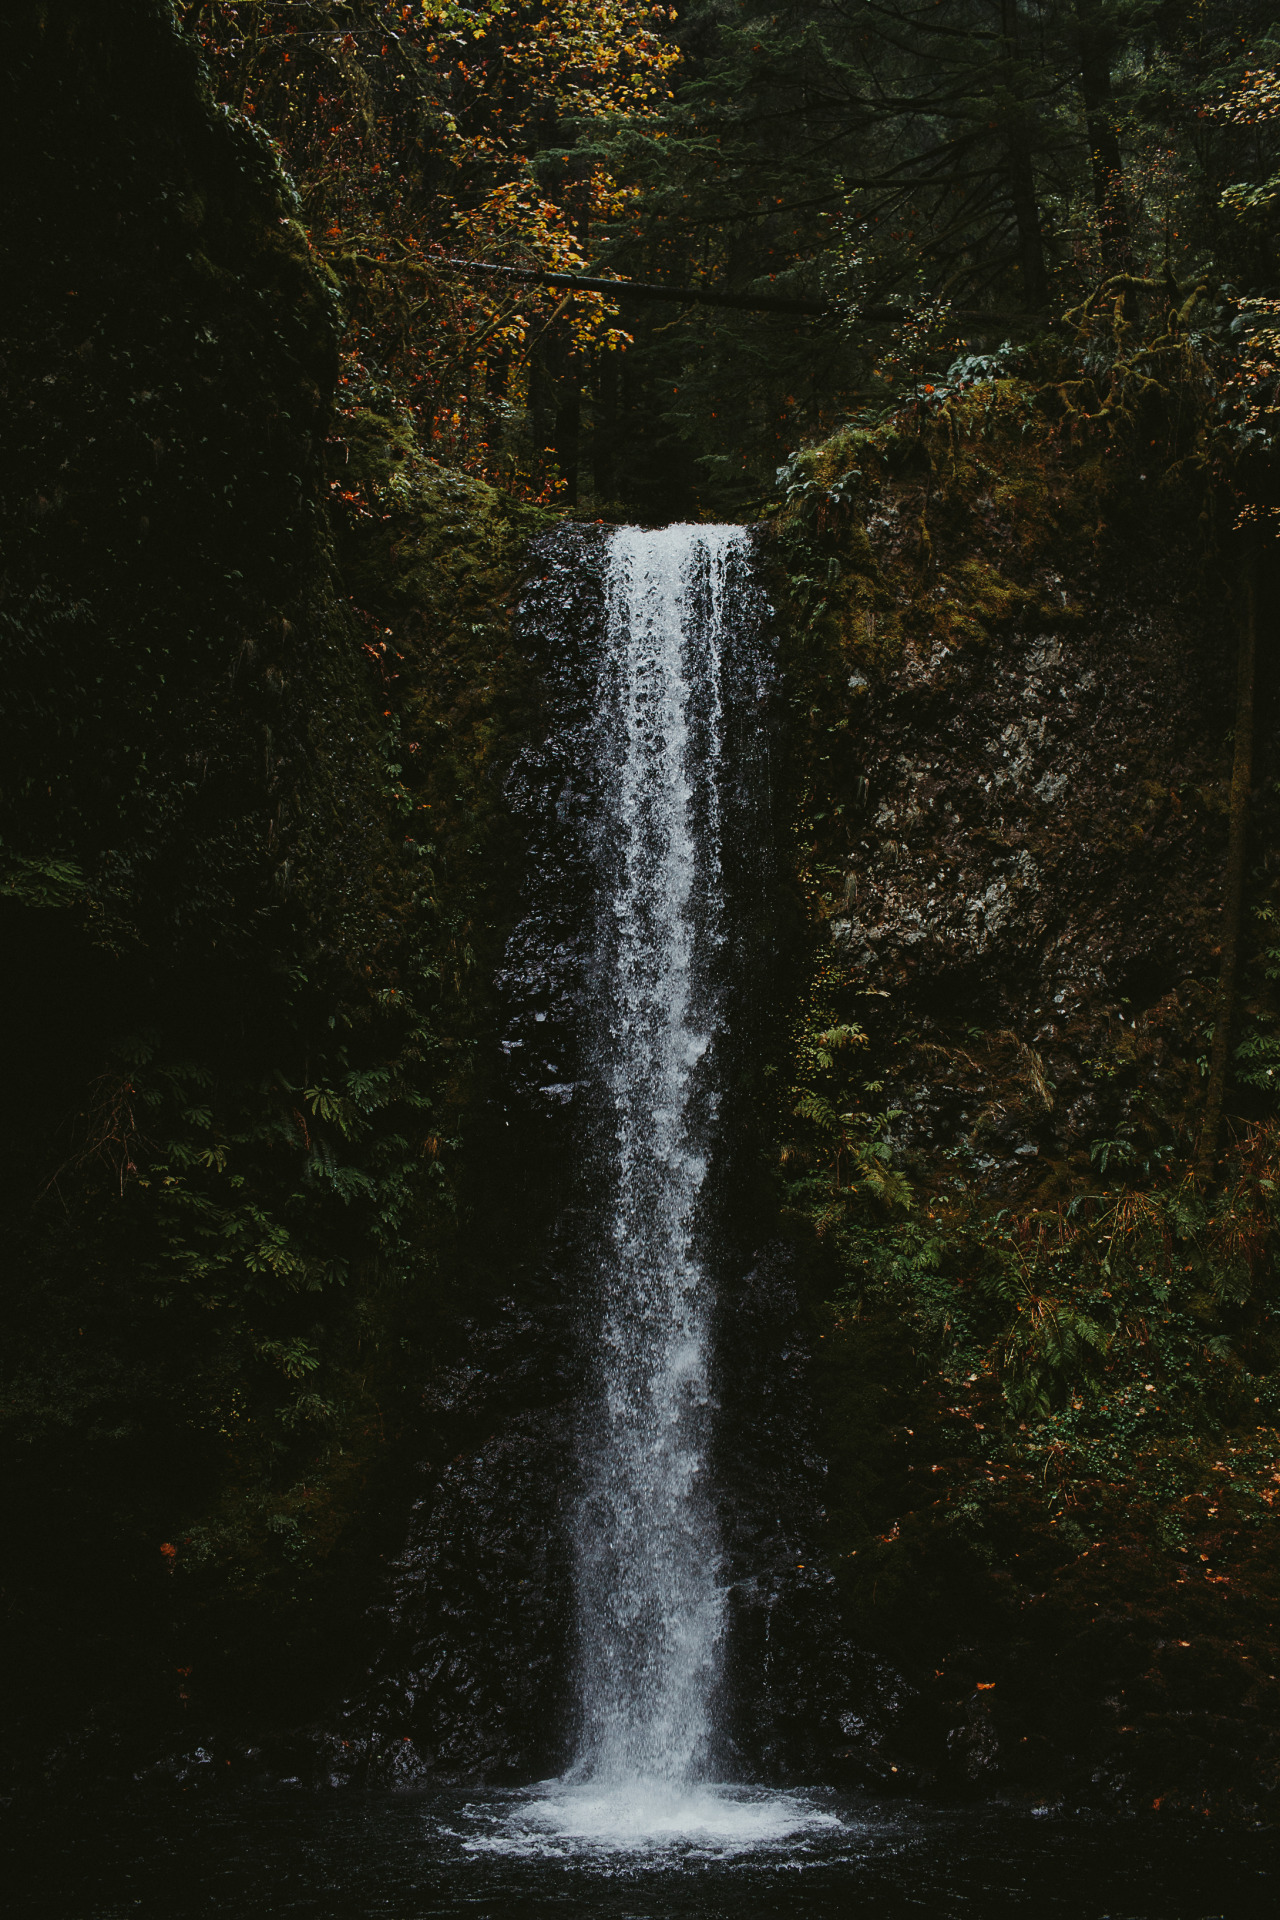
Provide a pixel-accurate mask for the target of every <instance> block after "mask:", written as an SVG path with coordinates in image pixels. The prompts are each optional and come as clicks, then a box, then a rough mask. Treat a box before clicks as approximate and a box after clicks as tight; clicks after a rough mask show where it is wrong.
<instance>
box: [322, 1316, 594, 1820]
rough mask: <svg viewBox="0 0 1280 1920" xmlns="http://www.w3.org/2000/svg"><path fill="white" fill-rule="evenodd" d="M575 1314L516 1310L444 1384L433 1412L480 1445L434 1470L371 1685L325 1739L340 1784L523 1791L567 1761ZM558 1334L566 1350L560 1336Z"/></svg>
mask: <svg viewBox="0 0 1280 1920" xmlns="http://www.w3.org/2000/svg"><path fill="white" fill-rule="evenodd" d="M566 1333H567V1329H566V1327H565V1325H564V1322H563V1317H562V1316H558V1315H557V1314H556V1312H555V1310H554V1308H550V1307H549V1308H548V1309H547V1311H546V1312H545V1313H544V1314H542V1315H541V1316H539V1318H538V1319H536V1320H535V1319H534V1318H532V1317H531V1316H530V1315H529V1314H528V1313H527V1312H522V1311H521V1310H520V1309H519V1308H517V1307H516V1305H515V1303H514V1302H508V1303H507V1311H506V1312H505V1314H504V1316H503V1318H502V1320H501V1321H500V1322H499V1323H498V1324H497V1325H496V1326H494V1327H492V1328H490V1329H489V1330H488V1331H487V1333H486V1334H484V1335H483V1336H482V1337H480V1338H479V1339H478V1340H477V1341H476V1343H475V1350H474V1356H473V1359H472V1360H471V1361H470V1362H469V1363H468V1364H466V1365H465V1366H461V1367H458V1368H456V1369H454V1370H453V1372H452V1373H448V1374H443V1375H441V1376H440V1377H438V1378H437V1379H436V1380H435V1381H434V1382H433V1383H432V1385H431V1388H430V1389H429V1398H430V1399H431V1400H432V1402H433V1403H434V1405H433V1407H432V1409H431V1411H432V1412H433V1413H434V1414H435V1416H436V1418H438V1419H439V1420H441V1421H442V1423H443V1428H444V1430H445V1431H448V1430H450V1429H452V1430H453V1431H454V1432H455V1433H458V1432H460V1431H463V1430H466V1429H470V1443H469V1444H467V1445H464V1446H463V1447H462V1449H461V1450H460V1451H459V1453H458V1455H457V1457H456V1458H455V1459H454V1460H452V1461H451V1462H450V1463H449V1464H448V1465H447V1466H446V1467H445V1468H444V1470H443V1471H442V1472H438V1473H437V1472H436V1471H435V1470H433V1469H432V1468H431V1467H430V1466H426V1467H424V1469H423V1477H424V1480H426V1482H427V1485H426V1488H425V1490H424V1492H423V1493H422V1495H421V1496H420V1497H419V1498H418V1500H417V1501H416V1502H415V1504H414V1508H413V1511H412V1514H411V1516H410V1519H409V1530H408V1538H407V1541H406V1544H405V1547H404V1550H403V1552H402V1553H401V1554H400V1555H399V1557H398V1559H397V1560H396V1562H395V1564H394V1566H393V1567H392V1568H391V1570H390V1574H389V1578H388V1582H387V1591H386V1595H385V1599H384V1601H383V1604H382V1606H381V1608H380V1609H379V1612H380V1618H379V1619H378V1620H377V1621H376V1622H375V1626H376V1628H377V1631H378V1639H379V1642H380V1647H379V1653H378V1657H377V1660H376V1662H375V1664H374V1667H373V1669H372V1671H371V1673H370V1676H369V1679H368V1682H367V1683H366V1685H365V1686H364V1687H363V1688H362V1689H361V1690H360V1692H359V1693H358V1695H357V1696H356V1697H355V1698H353V1699H352V1700H351V1701H349V1702H348V1703H347V1706H346V1708H345V1709H344V1712H343V1715H342V1718H341V1722H340V1724H339V1725H338V1727H337V1728H336V1729H335V1732H334V1734H333V1735H330V1736H329V1737H327V1738H322V1740H321V1742H320V1751H319V1754H318V1771H319V1772H320V1773H321V1774H322V1775H324V1776H325V1777H327V1778H329V1779H330V1780H332V1781H334V1782H335V1783H340V1782H345V1781H348V1780H358V1781H361V1782H363V1783H366V1784H377V1785H382V1786H392V1787H397V1788H411V1787H414V1786H419V1785H426V1784H428V1783H431V1782H441V1781H471V1780H487V1781H497V1782H502V1781H523V1780H528V1779H530V1778H536V1777H538V1776H539V1775H546V1774H550V1773H554V1772H557V1771H559V1770H560V1768H562V1767H563V1766H564V1764H565V1763H566V1761H567V1759H568V1757H569V1742H570V1737H571V1729H570V1727H569V1725H568V1723H567V1714H566V1707H565V1702H566V1699H567V1696H568V1686H567V1679H566V1665H567V1656H568V1648H569V1639H570V1622H571V1599H570V1591H569V1566H568V1543H567V1537H566V1526H565V1508H566V1505H567V1500H568V1496H569V1474H570V1472H571V1467H572V1457H573V1437H572V1422H571V1414H570V1408H571V1403H572V1380H571V1372H570V1366H569V1354H570V1349H569V1344H568V1341H567V1340H566V1338H565V1335H566ZM557 1334H559V1335H560V1339H559V1340H557V1338H556V1336H557Z"/></svg>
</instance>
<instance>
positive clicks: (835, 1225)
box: [771, 350, 1280, 1818]
mask: <svg viewBox="0 0 1280 1920" xmlns="http://www.w3.org/2000/svg"><path fill="white" fill-rule="evenodd" d="M1064 358H1065V356H1063V355H1061V354H1059V353H1058V352H1057V351H1056V350H1055V351H1054V352H1052V353H1045V354H1043V355H1040V356H1037V355H1035V354H1027V355H1022V356H1013V355H1008V354H1006V355H1005V356H1003V358H1002V360H1000V359H997V360H993V361H990V362H988V363H986V364H981V363H980V364H979V365H978V366H976V367H975V366H974V365H973V363H968V364H967V365H966V364H965V363H962V364H961V367H960V368H959V369H958V372H957V377H956V378H955V379H954V380H953V381H952V383H951V384H950V386H949V387H944V385H943V383H942V382H941V381H939V383H938V386H937V388H936V389H934V390H933V391H932V393H931V395H930V396H929V397H927V398H926V397H924V396H922V397H921V400H920V402H919V403H918V404H917V406H916V407H915V408H913V409H908V410H905V411H904V412H902V413H900V414H899V415H898V416H897V418H896V419H895V420H893V421H892V422H889V423H886V424H885V425H882V426H880V427H877V428H868V429H867V430H865V431H853V430H850V431H849V432H847V433H845V434H843V435H841V436H838V437H837V438H836V439H835V440H833V441H831V442H829V443H827V444H825V445H823V446H821V447H817V448H814V449H811V450H809V451H808V452H806V453H803V454H802V455H800V456H798V457H797V458H796V459H795V460H794V461H793V462H792V463H791V466H790V468H789V469H788V470H787V471H786V472H785V473H784V474H783V476H782V481H783V487H784V498H783V501H782V502H781V504H780V506H779V508H778V509H777V511H776V514H775V517H774V523H773V524H774V527H775V530H776V537H775V538H774V539H773V541H772V542H771V547H772V552H773V555H774V559H775V563H776V566H777V592H778V595H779V597H780V600H781V602H782V603H783V604H784V605H785V606H786V607H787V609H788V614H789V618H788V620H787V622H786V623H785V624H786V632H787V639H786V642H785V648H786V656H787V671H788V678H789V685H790V697H791V706H792V720H791V727H792V748H793V760H792V781H793V799H794V807H795V821H796V825H795V832H796V841H797V857H798V864H799V874H800V881H801V888H802V893H803V897H804V901H805V904H806V908H807V912H808V915H809V921H810V925H811V927H812V928H813V941H814V945H813V948H812V959H811V968H812V971H811V974H810V976H809V985H808V996H809V998H808V1005H807V1008H806V1011H805V1013H804V1015H803V1017H802V1019H801V1021H800V1024H799V1029H798V1074H797V1085H796V1087H795V1089H794V1091H793V1092H792V1094H791V1095H790V1096H789V1097H788V1101H787V1102H786V1103H785V1109H784V1115H783V1123H782V1129H781V1131H782V1136H783V1146H782V1153H781V1158H782V1166H781V1170H780V1171H781V1179H782V1183H783V1189H784V1205H785V1206H786V1207H787V1208H788V1209H789V1211H790V1214H791V1217H792V1219H793V1220H794V1221H795V1222H796V1230H797V1233H798V1234H799V1244H800V1245H801V1246H802V1247H803V1248H804V1249H805V1250H806V1257H807V1260H808V1262H809V1267H808V1279H807V1282H806V1285H807V1288H808V1297H809V1299H810V1302H811V1310H812V1314H813V1335H814V1342H815V1347H816V1349H817V1352H818V1354H819V1356H820V1357H819V1361H818V1380H819V1401H820V1405H821V1418H822V1421H823V1424H824V1446H825V1450H826V1452H827V1455H828V1458H829V1461H830V1470H829V1475H828V1480H827V1489H826V1498H827V1509H828V1528H827V1534H828V1540H827V1568H828V1572H829V1573H830V1574H832V1575H834V1578H835V1579H836V1581H837V1583H838V1586H839V1589H840V1593H841V1605H842V1612H843V1618H844V1621H845V1628H846V1631H847V1632H848V1634H849V1635H850V1638H851V1639H852V1641H853V1642H855V1643H856V1644H857V1645H859V1646H861V1647H863V1648H867V1649H874V1650H876V1651H878V1652H879V1654H880V1655H881V1656H882V1657H884V1658H885V1659H886V1660H887V1661H888V1662H889V1663H890V1667H889V1669H888V1671H890V1672H892V1673H893V1674H895V1675H896V1679H894V1680H893V1682H892V1684H890V1682H889V1681H888V1680H886V1681H885V1683H884V1684H883V1686H882V1687H881V1688H880V1700H879V1704H876V1702H875V1701H874V1700H873V1701H871V1702H870V1703H869V1705H868V1706H867V1708H866V1710H865V1711H863V1712H860V1713H856V1714H853V1715H851V1716H847V1724H846V1725H845V1726H844V1728H843V1729H842V1731H843V1732H844V1733H845V1735H846V1737H845V1738H843V1739H840V1738H839V1737H838V1735H833V1740H834V1747H835V1752H834V1753H833V1761H834V1762H836V1763H838V1762H839V1761H840V1760H843V1763H844V1764H845V1765H846V1766H847V1767H849V1768H850V1769H851V1770H853V1771H854V1772H855V1773H856V1774H859V1775H862V1776H864V1777H870V1778H873V1779H878V1780H880V1781H881V1782H883V1783H885V1784H887V1785H889V1786H890V1787H895V1786H896V1787H903V1786H909V1785H918V1784H919V1783H921V1782H922V1781H935V1782H943V1783H946V1784H947V1785H948V1786H949V1787H951V1788H952V1789H965V1788H967V1789H968V1790H975V1789H979V1788H980V1789H982V1790H985V1791H990V1790H1002V1791H1007V1792H1015V1793H1020V1794H1026V1795H1028V1796H1031V1797H1033V1798H1041V1799H1048V1800H1050V1801H1056V1800H1057V1799H1059V1798H1061V1797H1063V1796H1064V1795H1065V1796H1066V1797H1067V1798H1083V1799H1085V1800H1095V1801H1097V1802H1098V1803H1099V1804H1114V1803H1115V1802H1116V1801H1117V1800H1118V1799H1119V1800H1122V1801H1125V1802H1127V1803H1128V1804H1130V1805H1132V1806H1135V1807H1138V1808H1146V1809H1151V1808H1153V1807H1154V1808H1165V1809H1170V1810H1172V1809H1174V1808H1181V1809H1184V1810H1186V1809H1191V1810H1194V1811H1196V1812H1198V1813H1204V1812H1213V1813H1220V1812H1228V1811H1229V1812H1232V1813H1234V1814H1238V1815H1241V1816H1243V1817H1245V1818H1267V1817H1271V1816H1272V1815H1273V1814H1274V1809H1275V1803H1276V1794H1277V1789H1278V1788H1280V1738H1278V1735H1280V1681H1278V1680H1277V1678H1276V1676H1277V1674H1278V1673H1280V1666H1278V1664H1277V1663H1278V1661H1280V1639H1278V1637H1277V1605H1278V1603H1280V1591H1278V1589H1277V1554H1276V1518H1275V1507H1276V1502H1277V1496H1278V1495H1280V1476H1278V1475H1277V1471H1276V1467H1277V1461H1276V1453H1277V1439H1278V1434H1277V1429H1278V1427H1280V1388H1278V1387H1277V1381H1276V1371H1275V1369H1276V1362H1277V1358H1280V1324H1278V1322H1277V1307H1278V1305H1280V1299H1278V1296H1277V1291H1276V1283H1275V1278H1274V1270H1273V1265H1272V1248H1273V1245H1274V1221H1275V1194H1276V1147H1277V1132H1276V1107H1275V1099H1274V1095H1273V1093H1272V1091H1271V1087H1272V1081H1273V1071H1274V1063H1275V1060H1276V1057H1277V1040H1276V1028H1275V1020H1276V1006H1275V994H1274V986H1273V984H1272V982H1273V980H1274V977H1275V973H1276V965H1275V956H1274V953H1273V952H1272V951H1271V935H1270V932H1269V928H1270V923H1271V921H1272V919H1273V917H1274V912H1275V903H1274V886H1275V859H1274V855H1273V854H1272V853H1271V852H1270V851H1269V849H1270V847H1271V845H1272V843H1273V841H1274V834H1275V812H1274V787H1273V779H1274V766H1273V761H1272V755H1271V747H1270V738H1271V729H1272V726H1273V716H1274V698H1275V689H1274V685H1273V684H1272V683H1271V681H1269V680H1267V679H1266V678H1265V676H1264V679H1263V680H1262V681H1261V682H1260V683H1259V687H1258V704H1257V712H1258V729H1257V740H1258V750H1257V753H1256V755H1255V768H1254V797H1253V818H1252V834H1251V838H1250V840H1249V843H1248V868H1249V874H1250V878H1249V884H1248V892H1247V896H1246V902H1245V905H1246V912H1245V917H1244V922H1243V928H1242V933H1241V954H1242V969H1241V973H1240V981H1239V991H1238V995H1237V999H1236V1006H1235V1009H1234V1015H1235V1024H1234V1026H1233V1028H1232V1032H1231V1051H1232V1055H1233V1068H1232V1076H1231V1081H1230V1086H1229V1093H1228V1106H1229V1108H1230V1110H1231V1113H1232V1123H1231V1129H1230V1135H1229V1142H1228V1141H1224V1142H1223V1151H1222V1152H1221V1154H1220V1156H1219V1157H1218V1159H1217V1161H1216V1162H1215V1164H1214V1165H1213V1166H1212V1168H1211V1169H1210V1170H1209V1171H1207V1172H1206V1170H1205V1168H1204V1166H1203V1163H1202V1156H1201V1155H1200V1154H1199V1152H1198V1142H1199V1140H1200V1139H1201V1137H1202V1128H1203V1122H1204V1113H1205V1104H1206V1098H1205V1088H1206V1077H1207V1074H1208V1070H1209V1056H1210V1053H1211V1036H1212V1027H1213V1022H1214V1018H1215V1004H1216V995H1217V987H1218V976H1219V970H1220V966H1221V953H1222V950H1223V944H1224V938H1225V925H1226V918H1227V915H1226V903H1225V901H1224V874H1225V871H1226V865H1227V842H1228V818H1227V816H1228V799H1229V790H1230V784H1231V776H1232V760H1233V738H1232V734H1233V726H1234V724H1235V718H1236V681H1237V676H1236V660H1237V651H1238V641H1239V637H1240V634H1241V631H1242V626H1243V622H1244V620H1245V618H1246V597H1245V594H1244V592H1243V591H1242V586H1241V578H1242V570H1241V560H1240V545H1241V542H1240V540H1239V538H1238V536H1236V535H1233V534H1232V532H1231V529H1230V511H1231V510H1230V509H1229V510H1228V511H1227V513H1226V514H1225V516H1223V517H1222V519H1218V518H1216V517H1215V516H1217V515H1221V514H1222V505H1221V501H1220V500H1218V501H1215V497H1214V493H1213V488H1212V486H1206V481H1205V471H1204V467H1203V465H1197V464H1196V463H1194V462H1193V461H1192V460H1190V459H1189V458H1187V454H1188V445H1187V442H1188V441H1190V440H1191V439H1192V437H1193V436H1192V428H1191V425H1190V423H1191V422H1192V421H1193V419H1194V415H1195V402H1194V396H1193V397H1192V403H1191V404H1186V399H1187V396H1186V395H1185V394H1178V393H1177V392H1175V393H1173V394H1172V395H1164V396H1161V395H1160V394H1158V393H1157V394H1156V395H1155V397H1154V399H1149V400H1148V401H1147V402H1146V403H1145V405H1144V409H1143V412H1142V415H1141V417H1140V418H1139V419H1135V420H1130V421H1128V422H1126V423H1125V424H1124V428H1123V431H1120V432H1112V431H1109V430H1103V429H1100V428H1096V427H1091V426H1090V425H1089V423H1087V422H1086V423H1085V424H1084V425H1082V424H1081V422H1080V421H1079V419H1078V418H1073V417H1072V416H1071V415H1070V414H1069V413H1068V412H1067V410H1066V409H1065V408H1064V406H1063V403H1062V393H1063V372H1062V367H1063V360H1064ZM1037 359H1038V360H1039V364H1037ZM1179 435H1181V436H1182V442H1183V443H1182V444H1181V445H1178V444H1171V441H1174V440H1175V439H1176V437H1177V436H1179Z"/></svg>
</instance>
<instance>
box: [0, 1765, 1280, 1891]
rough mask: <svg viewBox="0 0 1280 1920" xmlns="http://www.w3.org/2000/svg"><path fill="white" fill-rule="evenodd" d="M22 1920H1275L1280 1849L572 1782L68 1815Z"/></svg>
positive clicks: (1134, 1831) (255, 1796)
mask: <svg viewBox="0 0 1280 1920" xmlns="http://www.w3.org/2000/svg"><path fill="white" fill-rule="evenodd" d="M5 1880H6V1883H7V1886H8V1889H9V1897H8V1899H7V1902H6V1906H7V1911H8V1912H9V1913H11V1914H13V1915H14V1916H15V1920H28V1916H31V1920H45V1917H46V1916H48V1917H49V1920H52V1916H55V1915H56V1916H58V1920H118V1917H119V1920H124V1916H126V1915H128V1916H134V1915H142V1916H146V1917H147V1920H151V1917H152V1916H156V1920H160V1917H161V1916H173V1920H187V1917H188V1916H215V1915H216V1916H218V1920H291V1917H292V1916H302V1915H306V1916H314V1920H426V1917H427V1916H431V1917H432V1920H436V1917H437V1916H438V1917H440V1920H443V1917H444V1916H453V1915H457V1916H459V1920H462V1917H463V1916H465V1917H466V1920H524V1916H526V1915H527V1916H540V1915H547V1916H564V1917H565V1920H578V1916H582V1920H588V1917H590V1920H594V1917H595V1916H601V1920H683V1916H696V1917H697V1920H765V1916H769V1917H770V1920H772V1917H773V1916H787V1920H829V1917H834V1916H836V1915H841V1916H854V1915H856V1916H858V1917H859V1920H951V1917H952V1916H955V1917H956V1920H970V1916H972V1920H1004V1917H1005V1916H1012V1915H1018V1916H1023V1915H1025V1916H1028V1920H1030V1916H1033V1915H1034V1916H1041V1917H1043V1920H1262V1917H1263V1916H1266V1917H1267V1920H1272V1916H1274V1915H1276V1914H1277V1913H1280V1871H1278V1870H1277V1848H1276V1843H1275V1837H1274V1835H1263V1834H1243V1835H1241V1834H1234V1835H1222V1834H1218V1833H1214V1832H1208V1831H1204V1832H1201V1831H1196V1830H1194V1829H1186V1828H1174V1827H1170V1826H1165V1825H1161V1826H1159V1827H1154V1826H1152V1827H1148V1826H1146V1825H1145V1824H1135V1823H1115V1824H1113V1823H1105V1822H1097V1823H1090V1822H1087V1821H1082V1820H1078V1819H1071V1820H1067V1819H1063V1818H1060V1817H1058V1816H1055V1815H1053V1814H1051V1813H1040V1814H1037V1813H1036V1812H1034V1811H1032V1810H1029V1809H1028V1810H1025V1811H1022V1810H1017V1811H1015V1810H1011V1809H1007V1808H1003V1809H1002V1808H985V1807H965V1808H958V1809H945V1810H939V1809H936V1808H922V1807H912V1806H907V1805H903V1804H902V1803H898V1804H894V1805H891V1806H885V1805H883V1804H880V1805H877V1804H876V1803H873V1802H870V1801H864V1800H860V1799H854V1798H850V1797H849V1796H847V1795H841V1794H837V1793H832V1792H826V1791H823V1792H811V1793H806V1792H800V1791H796V1792H792V1793H774V1792H766V1791H762V1790H755V1789H748V1788H715V1787H704V1788H699V1789H694V1790H692V1791H691V1792H689V1793H688V1794H686V1795H673V1794H671V1793H669V1792H665V1791H664V1790H663V1789H661V1788H660V1787H655V1788H653V1789H652V1790H651V1791H644V1790H634V1791H629V1792H628V1793H627V1794H626V1795H625V1796H612V1795H610V1794H608V1793H603V1792H599V1791H596V1790H593V1789H590V1788H572V1787H563V1786H561V1785H560V1784H558V1783H555V1782H551V1783H547V1784H546V1785H544V1786H540V1787H533V1788H527V1789H524V1790H521V1791H518V1792H516V1791H513V1792H506V1793H496V1792H494V1791H493V1790H492V1789H485V1790H483V1791H478V1792H476V1793H474V1794H465V1793H460V1792H454V1793H450V1794H441V1795H437V1796H433V1797H430V1798H426V1799H409V1798H389V1797H377V1798H375V1797H372V1796H370V1797H364V1796H361V1795H358V1794H351V1793H342V1794H332V1795H327V1796H317V1795H312V1794H302V1793H293V1794H290V1793H282V1792H273V1793H261V1792H259V1793H250V1792H243V1793H238V1794H235V1793H229V1794H227V1795H225V1796H221V1795H219V1796H211V1797H209V1798H202V1797H200V1796H198V1795H196V1796H191V1797H187V1796H183V1797H180V1798H179V1799H178V1800H177V1801H176V1802H175V1801H174V1800H171V1799H165V1800H163V1801H153V1802H150V1803H149V1804H147V1805H145V1806H123V1807H116V1808H115V1809H114V1810H112V1811H111V1812H109V1813H107V1812H104V1811H101V1810H98V1811H96V1812H93V1813H87V1812H86V1811H85V1810H84V1809H83V1808H81V1807H78V1806H75V1805H67V1806H66V1807H64V1808H63V1809H62V1810H61V1811H60V1813H59V1815H58V1817H57V1819H56V1821H55V1822H54V1823H53V1824H52V1825H49V1826H45V1827H41V1828H35V1827H28V1828H27V1829H26V1830H25V1831H24V1832H23V1834H22V1835H21V1836H19V1837H17V1838H15V1840H14V1841H13V1843H12V1853H11V1865H10V1871H9V1872H8V1873H7V1874H6V1876H5Z"/></svg>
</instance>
